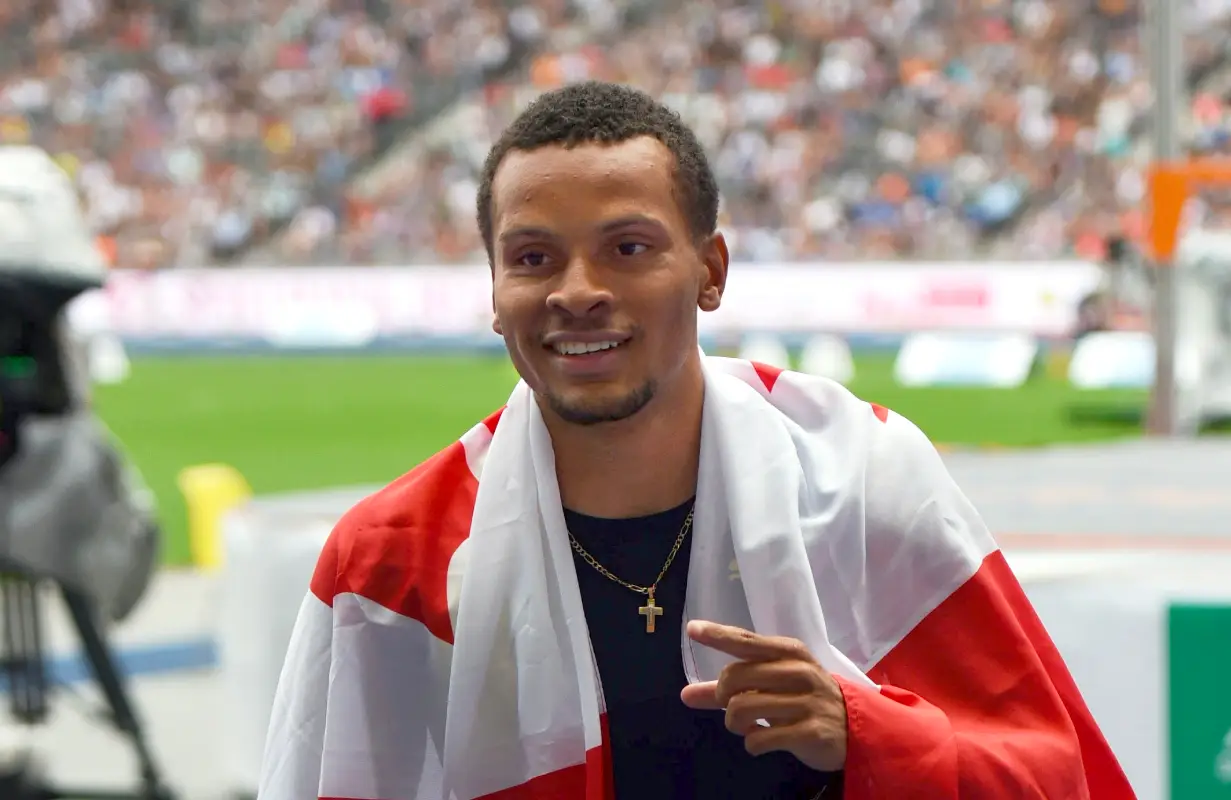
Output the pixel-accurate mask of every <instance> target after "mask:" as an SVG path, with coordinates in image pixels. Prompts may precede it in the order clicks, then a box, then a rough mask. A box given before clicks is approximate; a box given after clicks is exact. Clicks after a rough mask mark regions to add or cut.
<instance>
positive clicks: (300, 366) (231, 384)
mask: <svg viewBox="0 0 1231 800" xmlns="http://www.w3.org/2000/svg"><path fill="white" fill-rule="evenodd" d="M891 371H892V359H891V357H889V356H878V355H871V356H864V357H860V358H858V359H857V361H856V373H857V375H856V380H855V381H854V382H853V384H852V385H851V389H852V390H853V391H854V392H855V393H856V394H858V395H859V396H861V397H863V398H864V399H866V400H869V401H874V402H877V403H881V404H882V405H886V406H888V407H890V408H892V409H894V410H895V411H897V412H898V413H900V414H903V415H905V416H906V417H909V418H910V419H912V420H914V421H915V422H916V423H917V424H918V425H919V426H920V427H921V428H922V429H923V430H924V431H925V432H927V434H928V435H929V436H930V437H931V438H932V440H933V441H935V442H937V443H942V444H950V445H989V444H990V445H1000V446H1005V447H1014V446H1033V445H1042V444H1048V443H1054V442H1072V441H1086V440H1096V439H1107V438H1115V437H1123V436H1131V435H1134V434H1136V433H1137V432H1138V430H1139V424H1138V422H1137V421H1136V419H1135V413H1136V412H1139V410H1140V408H1141V405H1142V403H1143V402H1144V398H1143V396H1142V395H1141V394H1140V393H1138V392H1097V393H1081V392H1077V391H1075V390H1073V389H1071V388H1070V387H1069V386H1067V384H1066V383H1065V382H1064V381H1063V379H1062V378H1057V377H1054V374H1055V373H1057V372H1058V373H1059V374H1061V375H1062V374H1063V371H1062V367H1060V368H1057V369H1052V370H1049V371H1050V372H1052V373H1053V375H1052V376H1049V375H1047V374H1041V375H1039V376H1037V377H1036V378H1034V379H1033V380H1032V381H1031V382H1030V383H1029V384H1027V385H1026V386H1025V387H1023V388H1021V389H1016V390H984V389H905V388H902V387H900V386H897V385H895V383H894V381H893V378H892V374H891ZM514 383H515V375H514V373H513V371H512V367H511V366H510V365H509V364H508V362H507V360H505V359H504V358H502V357H477V356H476V357H429V356H339V357H322V358H316V357H298V356H287V357H272V356H249V357H216V358H215V357H208V358H207V357H178V358H162V357H159V358H152V357H146V358H138V359H136V360H135V361H134V363H133V369H132V374H131V376H130V377H129V379H128V380H127V381H125V382H124V383H122V384H119V385H114V386H103V387H100V388H99V389H98V391H97V404H98V408H99V413H100V414H101V415H102V417H103V419H104V420H105V421H106V422H107V424H108V425H110V426H111V429H112V431H113V432H114V433H115V434H116V436H118V437H119V439H120V440H121V442H122V443H123V445H124V447H125V448H126V450H127V451H128V453H129V454H130V455H131V456H132V457H133V459H134V460H135V462H136V464H137V466H138V467H139V468H140V469H141V471H142V472H143V474H144V476H145V479H146V480H147V481H148V482H149V484H150V486H151V488H152V489H153V490H154V492H155V494H156V495H157V498H158V501H159V506H160V509H161V513H162V516H163V521H164V524H165V526H166V529H167V534H168V540H167V546H166V559H167V561H168V563H171V564H184V563H187V562H188V543H187V535H186V527H187V526H186V518H185V511H184V504H183V501H182V500H181V498H180V495H179V492H178V490H177V488H176V483H175V480H176V474H177V473H178V472H179V470H180V469H182V468H183V467H185V466H189V465H192V464H200V463H206V462H224V463H228V464H231V465H232V466H234V467H236V468H237V469H238V470H239V471H240V472H241V473H243V474H244V476H245V477H246V478H247V479H248V481H249V482H250V483H251V485H252V487H253V489H254V491H256V492H257V493H266V492H278V491H285V490H294V489H312V488H320V487H328V486H339V485H346V484H352V485H353V484H366V483H382V482H385V481H388V480H391V479H392V478H394V477H396V476H397V475H399V474H401V473H403V472H405V471H406V470H408V469H410V468H411V467H413V466H414V465H415V464H416V463H417V462H418V461H420V460H422V459H423V458H425V457H426V456H428V455H430V454H431V453H433V452H435V451H436V450H438V449H439V448H441V447H443V446H445V445H447V444H448V443H449V442H451V441H453V440H454V439H456V438H457V437H458V436H459V435H460V434H461V433H462V432H463V431H465V430H466V429H467V428H469V427H470V426H471V425H473V424H474V423H475V422H477V421H478V420H479V419H481V418H482V417H483V416H485V415H486V414H488V413H489V412H491V411H492V410H494V409H495V408H497V407H499V406H500V405H501V404H502V403H503V402H504V400H505V399H506V398H507V397H508V393H509V391H510V390H511V389H512V387H513V385H514Z"/></svg>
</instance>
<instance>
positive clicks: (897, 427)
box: [259, 359, 1134, 800]
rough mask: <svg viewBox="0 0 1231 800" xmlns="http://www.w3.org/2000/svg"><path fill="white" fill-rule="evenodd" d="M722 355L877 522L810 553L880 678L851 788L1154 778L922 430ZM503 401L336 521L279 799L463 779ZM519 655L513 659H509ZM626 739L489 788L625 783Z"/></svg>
mask: <svg viewBox="0 0 1231 800" xmlns="http://www.w3.org/2000/svg"><path fill="white" fill-rule="evenodd" d="M707 362H709V363H710V364H712V365H714V366H715V368H718V369H721V370H723V371H724V372H726V373H728V374H731V375H735V376H737V377H739V378H741V379H743V380H744V381H746V382H747V383H748V384H749V385H751V386H752V387H753V388H755V389H756V390H757V391H758V392H759V393H760V394H761V395H762V396H763V397H764V398H765V399H767V400H768V401H769V403H770V404H772V405H773V406H774V407H775V408H777V409H778V410H779V411H781V412H782V413H783V414H785V416H786V417H787V418H788V419H789V420H790V422H791V429H792V431H793V433H792V436H795V437H808V438H811V439H818V437H819V440H820V441H822V442H823V444H824V445H825V446H824V447H821V448H819V450H818V451H817V452H821V453H825V452H829V453H832V454H833V455H834V458H833V459H832V460H833V461H834V462H835V463H832V464H818V465H816V466H815V467H814V470H815V472H816V474H817V476H818V477H817V479H816V483H817V486H816V487H809V490H810V491H813V490H814V491H815V493H816V494H817V495H818V496H820V495H832V496H831V497H828V498H827V499H826V501H825V502H826V507H825V512H824V513H825V515H826V519H827V520H829V521H830V523H829V524H828V527H831V528H832V527H841V528H843V529H845V528H846V527H849V528H850V529H851V530H852V531H856V530H857V534H855V533H853V534H852V535H850V536H847V535H845V534H842V535H837V536H836V537H835V536H834V535H826V536H819V535H818V536H815V537H814V538H813V539H810V540H808V541H807V542H806V544H807V553H808V558H809V562H810V565H811V570H812V572H813V575H814V577H815V580H816V586H817V592H818V594H819V595H820V599H821V605H822V607H823V608H824V611H825V622H826V624H827V625H828V628H829V639H830V641H831V642H832V643H833V645H834V646H835V647H836V648H837V649H838V650H840V651H841V652H842V653H843V654H844V656H845V657H846V658H849V659H850V661H851V662H852V663H853V664H854V665H855V667H857V668H858V669H859V670H862V671H863V673H864V674H866V676H867V677H868V678H870V679H871V683H872V684H874V685H868V684H866V683H861V682H857V681H853V680H847V679H845V678H842V677H840V678H839V681H840V684H841V686H842V689H843V694H844V697H845V700H846V705H847V715H848V731H849V741H848V753H847V763H846V780H845V795H844V796H845V797H847V798H851V799H853V800H864V799H865V798H867V799H868V800H871V798H895V799H896V798H929V799H931V800H946V799H948V798H952V799H953V800H956V799H957V798H1047V800H1060V799H1061V798H1090V799H1091V800H1122V799H1125V798H1132V797H1134V794H1133V792H1132V789H1131V788H1130V786H1129V784H1128V781H1127V779H1126V778H1125V776H1124V774H1123V772H1122V770H1121V769H1120V767H1119V765H1118V763H1117V762H1116V760H1115V757H1114V756H1113V754H1112V753H1111V750H1110V748H1109V747H1108V745H1107V743H1106V742H1105V740H1104V738H1103V736H1102V734H1101V733H1100V732H1099V730H1098V728H1097V726H1096V725H1095V723H1094V720H1093V718H1092V717H1091V715H1090V712H1089V710H1088V709H1087V708H1086V706H1085V703H1084V702H1083V700H1082V698H1081V696H1080V693H1079V692H1078V690H1077V687H1076V685H1075V684H1074V682H1073V680H1072V678H1071V677H1070V675H1069V673H1068V670H1067V669H1066V667H1065V665H1064V663H1063V661H1062V660H1061V658H1060V655H1059V654H1058V652H1057V651H1056V649H1055V647H1054V646H1053V645H1052V643H1051V641H1050V639H1049V638H1048V636H1047V634H1046V632H1045V631H1044V629H1043V627H1042V625H1041V623H1040V622H1039V620H1038V618H1037V616H1036V615H1035V613H1034V611H1033V609H1032V608H1031V606H1030V604H1029V602H1028V601H1027V600H1026V598H1025V596H1024V594H1023V592H1022V590H1021V588H1020V586H1019V585H1018V583H1017V581H1016V580H1015V578H1014V577H1013V575H1012V573H1011V572H1010V570H1009V568H1008V566H1007V564H1006V562H1005V560H1004V558H1003V556H1002V554H1001V553H1000V551H999V550H998V549H997V548H996V546H995V544H994V542H993V540H992V539H991V536H990V535H989V534H988V532H987V530H986V528H985V527H984V526H983V523H982V522H981V521H980V520H979V518H978V515H977V514H976V513H975V511H974V509H973V508H972V507H971V506H970V503H969V502H968V501H967V500H966V498H965V497H964V496H963V495H962V494H961V492H960V491H959V490H958V489H957V487H956V486H955V485H954V483H953V481H952V480H951V478H950V477H949V476H948V473H947V472H946V470H945V469H944V467H943V465H942V463H941V460H940V458H939V456H938V455H937V454H936V451H935V449H934V448H933V447H932V446H931V444H930V443H929V442H928V441H927V439H926V438H925V437H924V436H923V434H922V433H920V432H919V430H918V429H917V428H916V427H915V426H913V425H912V424H911V423H909V422H908V421H907V420H905V419H903V418H902V417H900V416H898V415H896V414H894V413H893V412H891V411H889V410H887V409H884V408H882V407H879V406H874V405H871V406H870V405H868V404H866V403H863V402H862V401H859V400H858V399H856V398H855V397H854V396H852V395H851V394H850V393H849V392H847V391H846V390H845V389H843V388H842V387H840V386H838V385H837V384H833V383H832V382H829V381H824V380H822V379H817V378H811V377H807V376H802V375H797V374H795V373H789V372H780V371H779V370H776V369H773V368H770V367H766V366H763V365H759V364H751V363H749V362H741V361H735V360H730V359H707ZM499 421H500V413H499V412H498V413H496V414H494V415H492V416H491V417H489V418H488V419H486V420H484V421H483V422H482V423H480V424H478V425H476V426H475V427H474V428H473V429H471V430H470V431H469V432H467V434H466V435H465V436H463V437H462V439H461V440H460V441H458V442H456V443H454V444H453V445H451V446H449V447H448V448H446V449H445V450H443V451H441V452H440V453H438V454H437V455H436V456H434V457H433V458H432V459H430V460H428V461H427V462H425V463H423V464H422V465H420V466H419V467H418V468H416V469H415V470H413V471H412V472H410V473H408V474H407V475H405V476H404V477H402V478H400V479H399V480H397V481H395V482H394V483H392V484H391V485H390V486H388V487H386V488H385V489H384V490H382V491H380V492H378V493H376V494H375V495H373V496H372V497H369V498H368V499H366V500H365V501H363V502H362V503H360V504H359V505H358V506H356V507H355V508H354V509H352V510H351V511H350V512H349V513H348V514H347V515H346V516H345V517H344V518H343V519H342V520H341V521H340V522H339V523H338V525H337V527H336V528H335V530H334V532H333V535H332V536H331V537H330V539H329V541H328V543H327V544H326V546H325V549H324V551H323V552H322V554H321V557H320V560H319V563H318V567H317V570H316V573H315V575H314V577H313V579H312V584H311V590H310V591H309V592H308V594H307V596H306V597H305V599H304V601H303V604H302V607H301V610H300V616H299V620H298V623H297V626H296V630H295V633H294V636H293V638H292V641H291V645H290V648H289V651H288V654H287V658H286V665H285V667H284V670H283V674H282V678H281V681H280V684H279V688H278V694H277V697H276V700H275V705H274V711H273V717H272V721H271V727H270V732H269V738H268V742H267V746H266V754H265V761H264V772H263V778H262V784H261V787H260V791H259V797H260V799H261V800H303V798H314V797H315V798H322V799H323V800H324V799H332V800H428V798H432V800H443V798H445V797H446V794H445V791H446V789H445V788H444V787H445V769H444V763H445V754H444V752H443V751H444V742H445V738H446V737H445V728H446V720H447V719H448V715H449V707H448V697H449V685H450V678H451V668H452V666H453V663H454V641H455V631H456V626H457V622H458V601H459V597H460V595H461V585H462V576H463V574H464V573H465V569H466V564H467V562H468V560H469V556H468V545H469V543H470V541H469V540H470V532H471V522H472V516H473V514H474V510H475V502H476V497H477V495H478V489H479V480H480V477H481V476H482V474H483V465H484V461H485V459H486V457H487V455H488V452H489V445H490V443H491V441H492V437H493V434H494V432H495V431H496V430H497V425H498V423H499ZM805 472H807V466H806V465H805ZM805 505H806V503H805ZM806 510H807V509H806V508H805V509H804V511H806ZM801 513H802V512H801ZM812 527H813V528H815V529H818V530H819V529H824V528H826V527H827V525H825V524H821V525H813V526H812ZM724 577H725V576H724ZM691 580H692V574H691V573H690V582H691ZM515 667H516V665H515V664H496V665H495V666H494V667H493V670H494V673H495V674H496V675H497V678H500V677H502V676H500V670H501V669H505V670H513V669H515ZM503 677H509V679H510V680H511V685H518V684H517V681H516V676H511V677H510V676H503ZM526 699H527V700H532V698H526ZM578 724H579V725H580V723H578ZM602 738H603V739H604V741H605V725H604V726H603V737H602ZM557 750H559V748H557ZM606 758H607V755H606V747H605V744H604V742H594V741H592V740H591V737H590V736H589V735H587V736H586V738H585V745H584V747H583V746H578V747H577V748H576V749H575V750H568V749H567V748H565V749H564V750H560V752H552V754H551V757H550V759H548V760H547V761H544V762H543V763H527V764H525V765H523V767H524V772H525V775H524V779H523V780H519V781H513V782H509V783H507V784H500V785H501V786H504V788H501V789H499V790H496V791H494V792H488V793H487V794H484V795H482V796H483V797H488V798H507V799H508V800H514V799H520V798H526V799H527V800H528V799H530V798H587V800H589V799H590V798H593V800H610V798H611V797H612V796H613V795H612V792H611V788H610V778H609V770H608V769H607V767H609V764H607V763H606ZM484 768H485V766H484V765H482V764H476V765H475V769H476V770H482V769H484ZM596 775H598V776H599V778H598V779H596V778H595V776H596ZM473 796H479V795H473ZM459 800H469V798H459Z"/></svg>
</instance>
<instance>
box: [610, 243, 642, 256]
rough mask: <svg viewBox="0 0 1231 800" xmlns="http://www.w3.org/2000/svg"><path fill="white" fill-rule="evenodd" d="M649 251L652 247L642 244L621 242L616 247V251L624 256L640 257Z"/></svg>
mask: <svg viewBox="0 0 1231 800" xmlns="http://www.w3.org/2000/svg"><path fill="white" fill-rule="evenodd" d="M649 249H650V246H649V245H648V244H642V243H641V242H620V243H619V244H618V245H616V250H617V251H618V252H619V254H620V255H622V256H639V255H641V254H642V253H644V252H645V251H646V250H649Z"/></svg>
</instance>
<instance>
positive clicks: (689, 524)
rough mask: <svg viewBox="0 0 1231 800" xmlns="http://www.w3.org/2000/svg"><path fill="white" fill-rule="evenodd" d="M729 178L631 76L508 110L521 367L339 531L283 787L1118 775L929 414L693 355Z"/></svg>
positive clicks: (1034, 781) (988, 790)
mask: <svg viewBox="0 0 1231 800" xmlns="http://www.w3.org/2000/svg"><path fill="white" fill-rule="evenodd" d="M717 207H718V191H717V188H716V186H715V182H714V178H713V175H712V174H711V172H710V169H709V166H708V164H707V162H706V159H705V156H704V154H703V152H702V149H701V147H700V146H699V144H698V142H697V140H696V138H695V137H694V135H693V134H692V132H691V131H689V130H688V129H687V128H686V127H685V126H684V125H683V124H682V123H681V121H680V119H679V118H678V116H676V115H675V114H674V113H672V112H670V111H668V110H667V109H665V108H664V107H662V106H661V105H659V104H657V103H655V102H654V101H653V100H652V99H650V98H649V97H647V96H646V95H644V94H641V93H639V92H636V91H634V90H631V89H628V88H624V87H620V86H613V85H608V84H601V83H585V84H580V85H575V86H570V87H568V88H565V89H561V90H559V91H556V92H552V93H549V94H546V95H544V96H542V97H541V98H539V100H537V101H536V102H535V103H534V104H532V105H531V106H530V107H529V108H528V109H527V110H526V111H525V112H524V113H523V114H522V116H521V117H519V118H518V119H517V120H516V121H515V122H514V123H513V124H512V125H511V126H510V128H509V129H508V130H507V131H506V132H505V133H504V135H503V136H502V137H501V139H500V141H499V142H498V143H497V144H496V145H495V147H494V148H493V149H492V152H491V154H490V156H489V158H488V161H487V164H486V168H485V174H484V180H483V182H482V186H481V188H480V191H479V198H478V222H479V228H480V230H481V232H482V235H483V237H484V240H485V241H486V243H487V247H488V255H489V259H490V262H491V268H492V278H493V305H494V310H495V320H494V328H495V330H496V332H497V333H500V334H501V335H502V336H503V337H504V340H505V343H506V345H507V347H508V352H509V355H510V357H511V358H512V360H513V363H514V364H515V365H516V367H517V370H518V372H519V373H520V375H521V377H522V379H523V382H522V383H521V384H519V386H518V389H517V390H515V391H514V394H513V396H512V397H511V398H510V400H509V403H508V405H507V406H506V407H505V409H503V410H502V411H501V412H500V413H498V414H496V415H493V416H492V417H491V418H489V419H488V420H486V421H484V423H482V424H480V425H477V426H476V427H475V428H474V429H472V430H471V431H470V432H468V433H467V434H466V435H465V436H464V437H463V439H462V441H460V442H458V443H457V444H455V445H453V446H451V447H449V448H447V449H445V450H444V451H442V452H441V453H439V454H438V455H436V456H435V457H433V458H432V459H430V460H429V461H427V462H426V463H424V464H422V465H420V466H419V467H418V468H417V469H415V470H413V471H412V472H410V473H409V474H408V475H406V476H405V477H403V478H402V479H400V480H398V481H396V482H395V483H393V484H392V485H391V486H389V487H388V488H386V489H384V490H382V491H381V492H378V493H377V494H376V495H374V496H373V497H371V498H369V499H367V500H365V501H364V502H362V503H361V504H360V505H359V506H358V507H356V508H355V509H353V510H352V511H351V512H350V513H349V514H348V515H347V516H346V517H345V518H344V519H343V520H342V521H341V522H340V523H339V524H338V526H337V528H336V530H335V531H334V533H333V535H332V537H331V538H330V540H329V543H328V545H327V546H326V548H325V551H324V553H323V554H322V556H321V559H320V563H319V566H318V568H317V571H316V575H315V577H314V578H313V581H312V591H311V592H310V593H309V595H308V597H307V598H306V599H305V601H304V605H303V607H302V610H301V614H300V619H299V624H298V626H297V631H296V634H295V637H294V640H293V642H292V644H291V647H290V651H289V653H288V656H287V665H286V668H285V671H284V673H283V677H282V681H281V685H280V688H279V692H278V699H277V701H276V704H275V710H274V716H273V721H272V723H271V729H270V735H269V744H268V749H267V753H266V759H265V766H264V770H265V772H264V779H263V784H262V787H261V798H262V799H263V800H292V799H293V800H302V799H303V798H305V797H318V796H319V797H329V798H365V799H367V800H410V799H411V798H417V799H420V800H427V798H433V799H434V800H435V799H436V798H445V797H456V798H475V797H487V798H595V799H596V800H597V799H599V798H602V799H603V800H606V799H608V798H614V797H618V798H638V797H652V798H691V797H696V798H717V797H730V798H814V797H822V796H823V797H833V798H836V797H846V798H893V799H894V800H898V799H900V798H915V797H917V798H929V799H930V800H943V799H944V798H952V799H954V800H956V798H991V797H1006V798H1007V797H1013V798H1048V799H1049V800H1056V799H1058V798H1099V799H1100V800H1103V799H1110V798H1116V799H1117V800H1118V799H1119V798H1129V797H1132V796H1133V795H1132V791H1131V789H1130V788H1129V786H1128V783H1127V781H1126V780H1125V778H1124V776H1123V774H1122V772H1121V770H1120V768H1119V766H1118V765H1117V763H1116V761H1115V758H1114V757H1113V756H1112V754H1111V752H1110V750H1109V748H1108V747H1107V744H1106V743H1105V741H1104V740H1103V738H1102V736H1101V734H1100V733H1099V731H1098V729H1097V727H1096V726H1095V724H1094V722H1093V720H1092V719H1091V717H1090V714H1089V712H1088V711H1087V709H1086V707H1085V705H1084V703H1083V702H1082V699H1081V697H1080V696H1079V694H1078V691H1077V689H1076V687H1075V686H1074V684H1073V681H1072V680H1071V678H1070V677H1069V675H1068V673H1067V671H1066V669H1065V667H1064V665H1063V663H1062V662H1061V660H1060V657H1059V655H1058V654H1057V653H1056V651H1055V649H1054V648H1053V646H1052V645H1051V643H1050V641H1049V640H1048V638H1047V635H1046V633H1045V632H1044V631H1043V629H1042V627H1041V625H1040V623H1039V621H1038V619H1037V618H1036V617H1035V615H1034V613H1033V611H1032V610H1031V608H1030V606H1029V604H1028V602H1027V601H1026V599H1025V597H1024V596H1023V594H1022V592H1021V589H1020V588H1019V587H1018V585H1017V584H1016V582H1015V581H1014V579H1013V577H1012V575H1011V574H1010V572H1009V571H1008V569H1007V567H1006V565H1005V562H1004V560H1003V558H1002V557H1001V556H1000V554H999V553H998V551H997V550H996V548H995V544H994V543H993V542H992V541H991V538H990V536H989V535H988V533H987V531H986V529H985V528H984V527H983V525H982V523H981V522H980V521H979V519H978V516H977V515H976V514H975V512H974V511H973V509H971V508H970V506H969V503H967V501H966V500H965V498H964V497H962V495H961V494H960V492H959V491H958V490H957V489H956V487H955V486H954V485H953V483H952V481H951V480H950V479H949V478H948V476H947V474H946V473H945V471H944V469H943V467H942V465H941V463H940V460H939V457H938V456H937V455H936V453H935V451H934V450H933V449H932V448H931V446H930V445H929V444H928V442H927V441H926V439H925V438H924V437H923V436H922V434H921V433H919V431H918V430H917V429H916V428H914V427H913V426H911V425H910V424H909V423H908V422H906V421H905V420H903V419H902V418H900V417H898V416H896V415H894V414H893V413H892V412H890V411H888V410H887V409H883V408H880V407H877V406H870V405H868V404H866V403H862V402H860V401H858V400H857V399H855V398H854V397H852V396H851V395H850V394H849V393H848V392H846V391H845V390H844V389H842V388H841V387H840V386H838V385H836V384H833V383H831V382H828V381H823V380H820V379H815V378H808V377H805V376H800V375H793V374H791V373H786V372H779V371H777V370H773V369H770V368H768V367H764V366H762V365H753V364H750V363H748V362H739V361H734V360H729V359H712V358H706V357H703V356H702V355H701V354H700V353H699V351H698V348H697V310H698V309H700V310H702V311H713V310H715V309H717V308H718V306H719V304H720V302H721V300H722V294H723V289H724V286H725V281H726V276H727V268H728V252H727V246H726V244H725V243H724V241H723V238H722V235H721V234H719V233H718V232H717V231H716V230H715V225H716V217H717Z"/></svg>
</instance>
